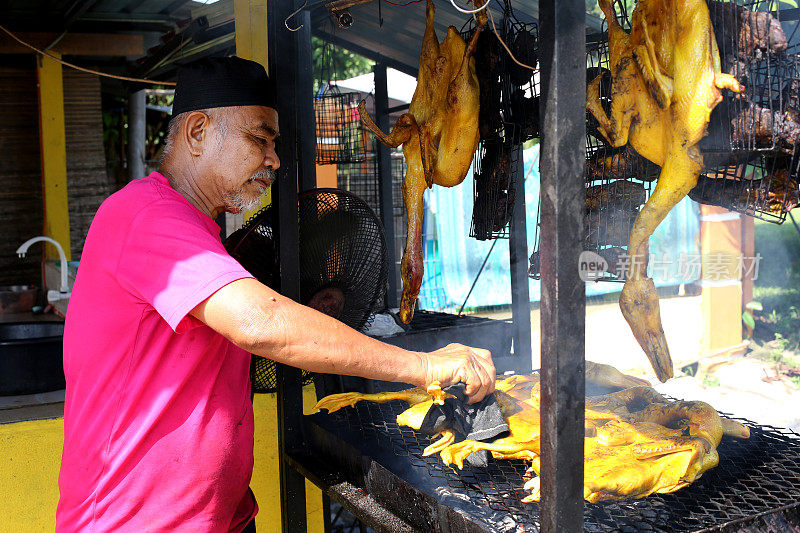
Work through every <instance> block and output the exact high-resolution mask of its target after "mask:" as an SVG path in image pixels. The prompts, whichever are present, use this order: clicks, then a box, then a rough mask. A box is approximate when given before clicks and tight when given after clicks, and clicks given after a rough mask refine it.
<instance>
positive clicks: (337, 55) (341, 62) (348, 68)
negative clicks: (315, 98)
mask: <svg viewBox="0 0 800 533" xmlns="http://www.w3.org/2000/svg"><path fill="white" fill-rule="evenodd" d="M311 53H312V59H313V62H314V94H316V93H317V91H319V88H320V86H321V85H322V84H323V83H327V82H329V81H331V80H346V79H347V78H352V77H353V76H359V75H361V74H366V73H368V72H372V67H373V65H375V62H374V61H370V60H369V59H367V58H366V57H363V56H360V55H358V54H355V53H353V52H351V51H350V50H346V49H344V48H341V47H339V46H336V45H334V44H331V43H329V42H326V41H324V40H322V39H319V38H317V37H312V38H311Z"/></svg>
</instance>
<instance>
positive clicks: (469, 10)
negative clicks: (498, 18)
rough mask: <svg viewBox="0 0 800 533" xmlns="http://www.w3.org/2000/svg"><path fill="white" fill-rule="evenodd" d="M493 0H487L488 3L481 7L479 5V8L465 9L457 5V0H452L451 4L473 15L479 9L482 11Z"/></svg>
mask: <svg viewBox="0 0 800 533" xmlns="http://www.w3.org/2000/svg"><path fill="white" fill-rule="evenodd" d="M491 1H492V0H486V3H485V4H483V5H482V6H481V7H479V8H478V9H464V8H463V7H458V6H457V5H456V0H450V5H452V6H453V7H454V8H456V10H458V11H460V12H462V13H465V14H467V15H472V14H474V13H477V12H478V11H482V10H484V9H486V6H488V5H489V3H490V2H491Z"/></svg>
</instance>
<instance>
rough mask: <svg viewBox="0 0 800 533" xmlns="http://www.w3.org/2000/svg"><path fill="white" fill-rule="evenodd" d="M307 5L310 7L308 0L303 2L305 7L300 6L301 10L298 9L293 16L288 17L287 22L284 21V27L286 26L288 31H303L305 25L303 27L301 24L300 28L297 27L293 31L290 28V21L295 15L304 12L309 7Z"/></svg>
mask: <svg viewBox="0 0 800 533" xmlns="http://www.w3.org/2000/svg"><path fill="white" fill-rule="evenodd" d="M307 5H308V0H305V1H304V2H303V5H302V6H300V8H299V9H297V10H296V11H294V12H292V14H291V15H289V16H288V17H286V20H284V21H283V25H284V26H286V29H287V30H289V31H300V30H301V29H303V25H302V24H300V25H299V26H298V27H296V28H295V29H292V28H290V27H289V19H290V18H292V17H294V16H295V15H297V14H298V13H300V12H301V11H302V10H304V9H305V8H306V6H307Z"/></svg>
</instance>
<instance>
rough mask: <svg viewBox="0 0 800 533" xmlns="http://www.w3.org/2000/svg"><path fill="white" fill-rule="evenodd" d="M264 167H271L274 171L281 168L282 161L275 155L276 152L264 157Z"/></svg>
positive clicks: (270, 152)
mask: <svg viewBox="0 0 800 533" xmlns="http://www.w3.org/2000/svg"><path fill="white" fill-rule="evenodd" d="M264 166H267V167H270V168H271V169H272V170H278V169H279V168H281V160H280V159H279V158H278V154H277V153H275V150H270V151H269V152H267V155H266V157H264Z"/></svg>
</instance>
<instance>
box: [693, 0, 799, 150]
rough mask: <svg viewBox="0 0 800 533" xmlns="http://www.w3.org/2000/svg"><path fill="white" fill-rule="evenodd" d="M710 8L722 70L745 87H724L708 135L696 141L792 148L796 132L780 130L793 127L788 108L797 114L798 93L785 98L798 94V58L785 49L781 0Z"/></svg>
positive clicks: (712, 146) (713, 146) (720, 146)
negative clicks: (732, 88)
mask: <svg viewBox="0 0 800 533" xmlns="http://www.w3.org/2000/svg"><path fill="white" fill-rule="evenodd" d="M708 6H709V15H710V17H711V23H712V25H713V26H714V36H715V38H716V41H717V46H718V48H719V57H720V65H721V68H722V72H724V73H727V74H731V75H733V76H734V77H735V78H736V79H737V80H738V81H739V82H740V83H741V84H742V85H744V91H743V92H741V93H739V94H738V95H735V94H734V93H733V92H731V91H730V90H725V91H724V96H725V98H724V99H723V101H722V102H721V103H720V104H719V105H717V107H716V108H715V109H714V112H713V114H712V118H711V121H710V123H709V135H708V136H707V137H706V138H705V139H703V141H702V142H701V144H700V146H701V149H702V151H703V152H707V153H718V152H719V153H737V152H752V151H772V150H776V149H781V148H787V146H786V145H787V144H789V145H790V146H788V148H791V147H792V146H793V145H794V140H795V139H796V138H797V137H798V133H800V131H797V130H795V131H783V130H784V129H785V128H786V127H789V129H792V128H791V126H792V125H795V126H796V122H794V120H792V117H787V116H786V113H787V112H789V111H790V110H791V109H792V108H794V109H795V110H797V112H800V108H798V106H797V101H796V95H795V99H794V101H792V98H791V97H789V92H791V91H792V90H794V92H795V93H796V92H797V80H798V68H797V67H798V61H797V59H798V56H797V55H796V54H794V53H791V52H789V51H788V48H789V47H788V43H789V40H788V38H787V35H786V33H785V32H784V30H783V26H782V24H781V10H780V2H764V1H758V2H754V1H749V2H741V1H738V2H737V1H733V2H721V1H715V0H712V1H709V2H708ZM773 9H776V10H774V11H771V10H773ZM770 11H771V12H770ZM787 120H789V121H790V122H794V124H786V123H785V122H786V121H787ZM791 133H794V135H791Z"/></svg>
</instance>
